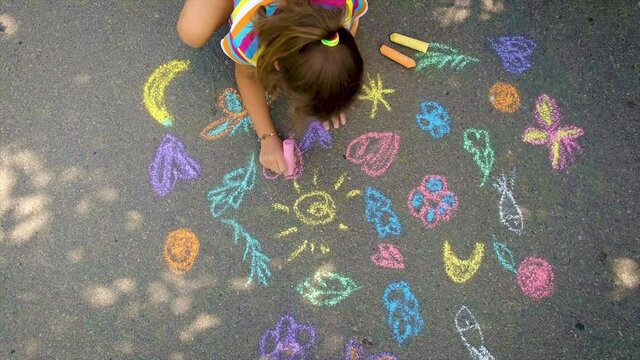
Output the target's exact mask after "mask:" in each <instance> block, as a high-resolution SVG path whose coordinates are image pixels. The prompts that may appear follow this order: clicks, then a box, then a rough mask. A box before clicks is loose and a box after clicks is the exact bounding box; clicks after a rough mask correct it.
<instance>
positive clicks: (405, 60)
mask: <svg viewBox="0 0 640 360" xmlns="http://www.w3.org/2000/svg"><path fill="white" fill-rule="evenodd" d="M380 52H381V53H382V55H384V56H386V57H388V58H389V59H391V60H393V61H395V62H397V63H398V64H400V65H402V66H404V67H406V68H407V69H410V68H413V67H416V61H415V60H413V59H412V58H410V57H408V56H407V55H404V54H402V53H400V52H398V51H396V50H393V49H392V48H390V47H388V46H387V45H382V46H381V47H380Z"/></svg>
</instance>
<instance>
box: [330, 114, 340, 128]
mask: <svg viewBox="0 0 640 360" xmlns="http://www.w3.org/2000/svg"><path fill="white" fill-rule="evenodd" d="M331 121H332V122H333V127H334V128H335V129H337V128H339V127H340V120H339V119H338V117H336V116H332V117H331Z"/></svg>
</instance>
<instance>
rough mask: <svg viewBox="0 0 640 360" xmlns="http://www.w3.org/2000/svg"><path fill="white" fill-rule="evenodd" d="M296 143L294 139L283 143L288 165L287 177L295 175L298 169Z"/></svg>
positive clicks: (285, 159)
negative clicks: (294, 172)
mask: <svg viewBox="0 0 640 360" xmlns="http://www.w3.org/2000/svg"><path fill="white" fill-rule="evenodd" d="M295 148H296V141H295V140H293V139H287V140H285V141H283V142H282V150H283V151H284V162H285V163H286V164H287V172H286V173H285V175H291V174H293V171H294V170H295V169H296V155H295Z"/></svg>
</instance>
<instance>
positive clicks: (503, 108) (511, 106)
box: [489, 82, 520, 113]
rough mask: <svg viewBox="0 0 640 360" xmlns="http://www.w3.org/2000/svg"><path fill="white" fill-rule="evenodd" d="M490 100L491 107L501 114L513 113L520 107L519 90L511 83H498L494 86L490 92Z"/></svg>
mask: <svg viewBox="0 0 640 360" xmlns="http://www.w3.org/2000/svg"><path fill="white" fill-rule="evenodd" d="M489 100H490V101H491V105H493V107H494V108H495V109H496V110H498V111H500V112H506V113H513V112H516V110H518V108H519V107H520V94H518V89H517V88H516V87H515V86H514V85H513V84H509V83H503V82H498V83H495V84H493V86H492V87H491V90H489Z"/></svg>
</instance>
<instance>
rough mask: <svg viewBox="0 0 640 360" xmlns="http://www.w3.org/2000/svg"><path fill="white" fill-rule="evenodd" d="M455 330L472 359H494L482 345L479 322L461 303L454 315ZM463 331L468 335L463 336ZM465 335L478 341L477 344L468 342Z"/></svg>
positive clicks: (482, 338) (482, 339) (482, 337)
mask: <svg viewBox="0 0 640 360" xmlns="http://www.w3.org/2000/svg"><path fill="white" fill-rule="evenodd" d="M454 322H455V325H456V330H458V334H460V339H461V340H462V343H463V344H464V346H465V347H466V348H467V350H469V355H470V356H471V359H473V360H495V358H494V357H493V355H491V353H490V352H489V350H488V349H487V348H486V347H484V336H482V331H481V330H480V324H478V322H477V321H476V318H475V316H473V314H472V313H471V310H469V308H467V307H466V306H464V305H462V306H461V307H460V310H458V313H457V314H456V317H455V320H454ZM465 333H466V334H468V335H469V336H465ZM467 337H469V338H471V339H474V340H475V341H478V342H479V344H470V343H469V340H467Z"/></svg>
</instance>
